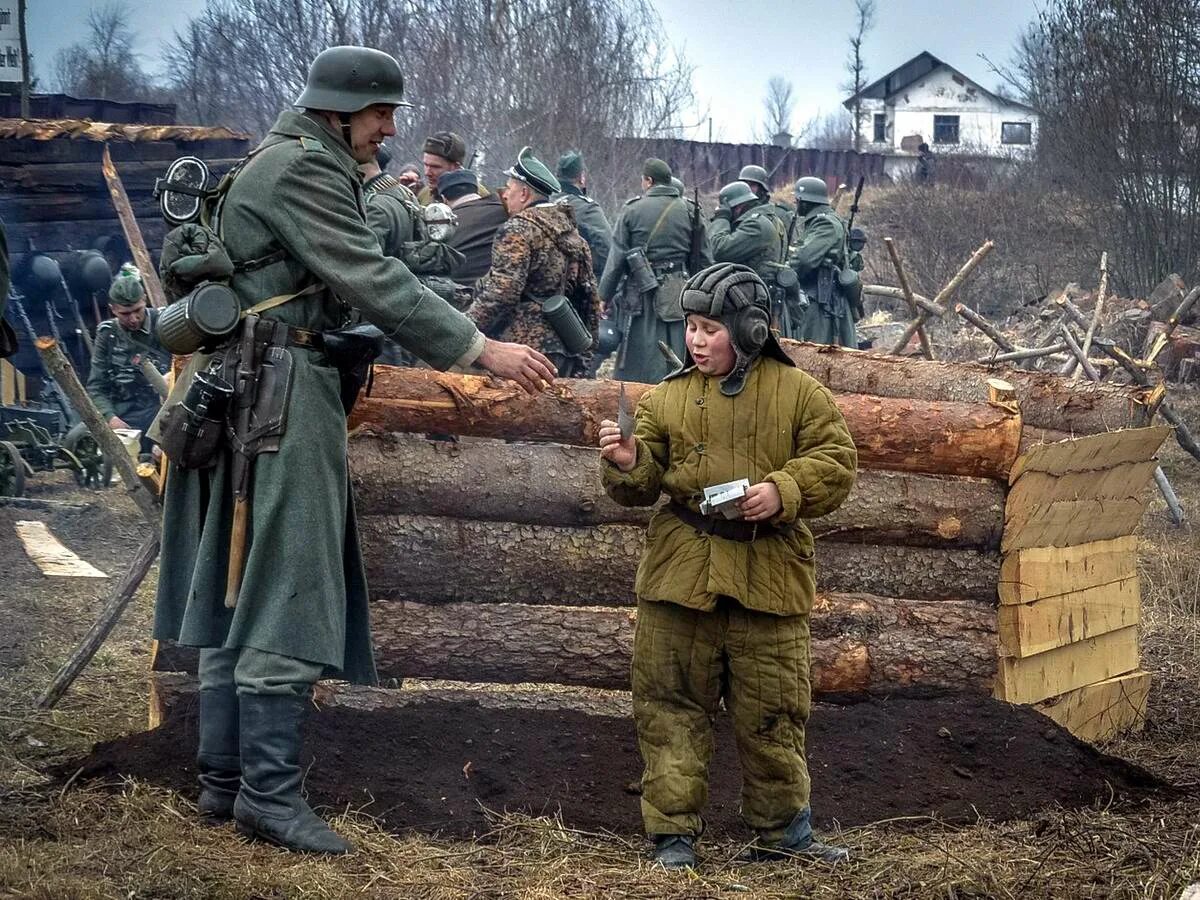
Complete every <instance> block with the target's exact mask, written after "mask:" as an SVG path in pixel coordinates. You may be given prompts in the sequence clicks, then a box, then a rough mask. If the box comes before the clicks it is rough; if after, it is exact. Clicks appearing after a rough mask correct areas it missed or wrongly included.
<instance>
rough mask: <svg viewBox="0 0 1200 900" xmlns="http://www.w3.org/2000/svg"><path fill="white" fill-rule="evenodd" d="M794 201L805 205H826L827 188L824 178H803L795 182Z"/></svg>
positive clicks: (827, 198) (809, 176) (827, 200)
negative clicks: (800, 201)
mask: <svg viewBox="0 0 1200 900" xmlns="http://www.w3.org/2000/svg"><path fill="white" fill-rule="evenodd" d="M796 199H797V200H802V201H804V202H805V203H828V202H829V188H828V187H826V186H825V179H824V178H817V177H815V176H813V175H808V176H805V177H804V178H801V179H800V180H799V181H797V182H796Z"/></svg>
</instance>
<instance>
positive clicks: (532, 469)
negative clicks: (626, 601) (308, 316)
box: [350, 433, 1004, 550]
mask: <svg viewBox="0 0 1200 900" xmlns="http://www.w3.org/2000/svg"><path fill="white" fill-rule="evenodd" d="M350 470H351V475H352V478H353V481H354V494H355V504H356V506H357V509H358V511H359V513H360V514H362V515H380V514H386V513H404V514H408V515H422V516H450V517H455V518H464V519H487V520H490V521H501V522H519V523H522V524H527V525H602V524H615V523H626V524H636V525H644V524H646V522H648V521H649V519H650V513H651V509H649V508H647V507H636V508H634V507H626V506H620V505H618V504H616V503H614V502H613V501H612V500H610V499H609V498H608V495H607V494H605V493H604V489H603V488H602V487H601V485H600V456H599V454H598V453H597V452H596V451H595V450H593V449H591V448H585V447H568V446H564V445H562V444H510V443H505V442H502V441H492V440H487V439H482V438H462V439H460V440H459V441H457V442H453V441H430V440H427V439H425V438H424V437H422V436H419V435H399V434H393V435H376V434H370V433H360V434H356V435H355V436H354V437H353V438H351V440H350ZM1003 519H1004V489H1003V488H1002V487H1001V486H1000V485H999V484H998V483H997V482H995V481H986V480H982V479H967V478H938V477H934V476H929V475H911V474H908V473H902V472H872V471H869V470H863V471H860V472H859V473H858V480H857V481H856V483H855V485H854V489H853V490H852V491H851V492H850V496H849V497H848V498H847V500H846V502H845V503H844V504H842V506H841V508H839V509H837V510H835V511H834V512H832V513H830V514H829V515H827V516H824V517H822V518H820V519H813V520H811V521H809V522H808V527H809V528H810V529H812V532H813V534H815V535H817V536H818V537H820V536H823V535H828V536H830V537H834V538H835V539H836V540H839V541H853V542H863V543H868V542H869V543H878V544H899V545H907V546H917V547H963V548H970V549H976V550H996V549H999V546H1000V533H1001V531H1002V529H1003V524H1004V522H1003Z"/></svg>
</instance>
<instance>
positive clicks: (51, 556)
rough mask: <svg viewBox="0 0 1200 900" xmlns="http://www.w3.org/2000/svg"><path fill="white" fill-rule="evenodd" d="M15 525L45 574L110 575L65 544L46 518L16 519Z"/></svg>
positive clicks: (18, 534) (23, 543) (80, 576)
mask: <svg viewBox="0 0 1200 900" xmlns="http://www.w3.org/2000/svg"><path fill="white" fill-rule="evenodd" d="M13 528H14V529H15V530H16V532H17V537H18V538H20V540H21V544H22V546H23V547H24V548H25V555H26V556H28V557H29V559H30V561H31V562H32V563H33V564H34V565H35V566H37V567H38V568H39V569H40V570H41V572H42V574H43V575H52V576H59V577H63V578H107V577H108V575H106V574H105V573H104V572H101V571H100V570H99V569H97V568H96V567H95V566H93V565H92V564H91V563H90V562H88V561H87V560H86V559H82V558H80V557H79V556H78V555H77V554H75V553H74V552H73V551H72V550H69V549H68V548H67V547H64V546H63V544H62V542H61V541H59V539H58V538H56V537H55V536H54V535H53V534H52V533H51V531H50V529H49V528H47V527H46V523H45V522H38V521H36V520H25V519H23V520H20V521H17V522H14V523H13Z"/></svg>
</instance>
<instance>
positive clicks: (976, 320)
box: [954, 303, 1017, 353]
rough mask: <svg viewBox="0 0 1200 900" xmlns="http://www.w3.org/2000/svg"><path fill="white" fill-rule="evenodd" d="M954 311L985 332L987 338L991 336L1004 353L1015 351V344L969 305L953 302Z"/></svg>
mask: <svg viewBox="0 0 1200 900" xmlns="http://www.w3.org/2000/svg"><path fill="white" fill-rule="evenodd" d="M954 311H955V312H956V313H957V314H958V315H959V316H961V317H962V318H964V319H966V320H967V321H968V322H970V323H971V324H972V325H974V326H975V327H976V328H978V329H979V330H980V331H982V332H983V333H984V334H986V335H987V336H988V337H989V338H991V340H992V343H994V344H995V345H996V346H997V347H999V348H1000V349H1001V350H1003V351H1004V352H1005V353H1015V352H1016V350H1017V348H1016V346H1015V345H1014V344H1013V342H1012V341H1010V340H1009V339H1008V338H1006V337H1005V336H1004V335H1003V334H1001V333H1000V329H999V328H997V327H996V326H995V325H993V324H992V323H991V322H989V321H988V320H987V318H985V317H984V316H982V315H980V314H979V313H977V312H975V310H973V309H971V308H970V307H969V306H963V304H961V303H956V304H954Z"/></svg>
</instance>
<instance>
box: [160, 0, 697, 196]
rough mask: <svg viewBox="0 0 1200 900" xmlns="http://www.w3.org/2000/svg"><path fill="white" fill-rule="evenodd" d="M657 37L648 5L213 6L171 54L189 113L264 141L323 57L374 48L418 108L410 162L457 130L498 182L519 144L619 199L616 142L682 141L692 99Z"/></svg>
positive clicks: (383, 1) (686, 70)
mask: <svg viewBox="0 0 1200 900" xmlns="http://www.w3.org/2000/svg"><path fill="white" fill-rule="evenodd" d="M662 30H663V29H662V27H661V22H660V21H659V19H658V16H657V14H656V13H655V11H654V8H653V6H652V5H651V3H650V0H590V2H589V0H504V2H484V3H480V2H478V0H289V2H287V3H279V2H277V0H208V2H207V4H206V6H205V7H204V9H203V10H202V11H201V12H200V13H199V14H198V15H197V16H196V17H195V18H193V19H192V20H191V22H190V23H189V25H188V26H187V27H186V28H184V29H182V30H181V31H179V32H178V33H177V34H176V35H175V39H174V41H173V42H172V44H171V46H170V47H169V48H168V49H167V51H166V56H167V58H169V59H170V60H171V63H172V64H171V66H170V68H169V71H170V80H171V85H172V90H173V93H174V96H175V98H176V101H177V102H178V103H179V105H180V116H181V118H186V119H191V120H193V121H198V122H201V123H206V124H218V123H219V124H226V125H230V126H233V127H241V128H244V129H246V130H248V131H251V132H253V133H255V134H258V135H261V134H263V133H265V132H266V131H267V130H268V129H269V128H270V126H271V123H272V122H273V120H274V118H275V116H276V115H277V113H278V112H279V110H280V109H283V108H285V107H287V106H289V105H290V104H291V103H292V101H293V100H294V99H295V98H296V96H297V95H298V94H299V92H300V90H301V88H302V87H303V84H304V78H305V73H306V71H307V69H308V66H309V63H311V61H312V59H313V58H314V57H315V56H316V55H317V53H319V52H320V51H321V50H323V49H324V48H326V47H328V46H331V45H333V44H344V43H353V44H364V45H366V46H370V47H378V48H379V49H381V50H385V51H388V52H390V53H392V54H393V55H395V56H396V57H397V58H398V59H399V60H400V61H401V65H402V66H403V68H404V72H405V75H406V77H407V79H408V84H407V93H408V95H409V98H410V99H411V100H412V102H413V103H414V104H416V108H415V109H413V110H411V111H409V112H408V113H407V114H406V117H405V118H404V119H402V120H401V121H399V122H398V124H397V130H398V134H397V136H396V138H395V139H394V143H395V144H397V145H398V146H399V147H401V148H406V152H404V153H403V155H404V156H408V157H411V156H414V155H416V153H417V152H418V151H419V148H420V145H421V141H422V139H423V137H424V136H425V135H427V134H429V133H431V132H433V131H437V130H451V131H455V132H458V133H459V134H461V135H462V136H463V137H464V138H465V139H466V142H467V145H468V148H469V152H474V153H476V154H477V155H476V158H475V160H474V163H475V166H476V168H481V169H482V170H483V172H484V174H485V176H491V177H492V178H496V177H497V176H498V173H499V170H500V169H502V168H503V167H504V166H505V165H507V164H508V163H509V161H510V160H511V159H513V158H514V157H515V156H516V153H517V151H518V150H519V149H520V147H521V146H522V145H523V144H532V145H533V146H534V147H535V149H536V150H537V152H538V153H539V155H541V156H542V158H543V159H546V160H547V161H548V162H551V163H552V162H553V160H554V158H555V157H556V155H557V153H558V152H561V151H562V150H565V149H567V148H568V147H577V148H580V149H582V150H583V151H584V153H585V156H586V158H587V161H588V166H589V169H590V170H591V173H592V176H593V177H592V184H593V186H594V188H596V189H600V190H601V192H602V193H604V192H611V194H612V196H613V197H616V196H623V195H627V194H628V185H627V184H625V183H624V182H623V181H622V182H617V180H616V179H617V178H618V177H620V178H622V179H624V178H625V177H626V175H625V172H624V169H625V168H626V167H627V166H632V165H633V162H632V159H631V158H626V157H628V156H629V154H630V153H633V152H635V151H634V150H633V149H632V147H631V143H630V142H629V141H628V140H621V141H618V140H617V139H619V138H621V139H627V138H630V137H655V138H658V137H672V136H676V135H677V134H678V132H679V128H680V125H681V122H682V118H681V117H682V114H683V111H684V110H685V109H687V108H688V107H689V106H690V104H691V99H692V94H691V71H692V70H691V68H690V67H689V66H688V65H687V63H686V61H685V60H684V59H683V58H682V57H681V56H679V55H678V54H677V53H676V52H675V51H674V50H673V49H672V48H671V47H670V46H669V45H666V44H664V43H663V42H662V41H661V40H660V39H659V38H658V35H660V34H661V33H662ZM618 146H619V147H620V150H618ZM618 157H620V158H618Z"/></svg>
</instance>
